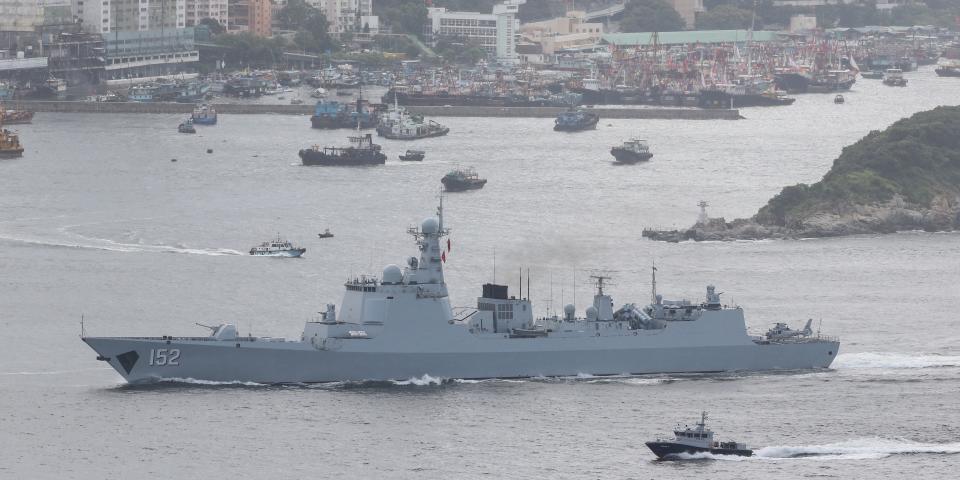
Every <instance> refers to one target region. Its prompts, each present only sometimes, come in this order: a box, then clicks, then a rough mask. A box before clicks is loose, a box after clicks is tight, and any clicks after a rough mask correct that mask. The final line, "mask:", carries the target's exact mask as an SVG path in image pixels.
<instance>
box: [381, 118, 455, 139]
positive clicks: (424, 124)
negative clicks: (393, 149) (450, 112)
mask: <svg viewBox="0 0 960 480" xmlns="http://www.w3.org/2000/svg"><path fill="white" fill-rule="evenodd" d="M448 133H450V128H448V127H447V126H445V125H441V124H439V123H437V122H435V121H433V120H426V121H424V120H423V119H422V118H420V119H419V121H418V120H417V119H416V118H414V117H413V116H411V115H409V114H406V112H402V113H401V115H400V117H399V118H397V119H396V120H393V121H381V122H380V125H378V126H377V135H380V136H381V137H384V138H388V139H390V140H418V139H421V138H430V137H442V136H444V135H446V134H448Z"/></svg>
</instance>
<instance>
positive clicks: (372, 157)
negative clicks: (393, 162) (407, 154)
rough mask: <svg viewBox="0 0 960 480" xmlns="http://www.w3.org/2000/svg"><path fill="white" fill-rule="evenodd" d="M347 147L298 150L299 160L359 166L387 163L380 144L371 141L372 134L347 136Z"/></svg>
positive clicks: (321, 163) (314, 164)
mask: <svg viewBox="0 0 960 480" xmlns="http://www.w3.org/2000/svg"><path fill="white" fill-rule="evenodd" d="M349 138H350V146H348V147H320V146H319V145H314V146H313V147H311V148H305V149H303V150H300V161H301V162H302V163H303V165H306V166H317V165H322V166H329V165H340V166H359V165H383V164H384V163H387V156H386V155H384V153H383V152H382V151H381V149H380V145H377V144H375V143H373V135H371V134H369V133H367V134H365V135H359V133H358V134H357V135H356V136H353V137H349Z"/></svg>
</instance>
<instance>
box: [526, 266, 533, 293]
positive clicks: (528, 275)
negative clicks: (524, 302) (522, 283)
mask: <svg viewBox="0 0 960 480" xmlns="http://www.w3.org/2000/svg"><path fill="white" fill-rule="evenodd" d="M532 296H533V295H531V292H530V267H527V298H530V297H532Z"/></svg>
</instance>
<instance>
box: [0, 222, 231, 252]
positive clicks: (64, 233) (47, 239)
mask: <svg viewBox="0 0 960 480" xmlns="http://www.w3.org/2000/svg"><path fill="white" fill-rule="evenodd" d="M78 226H80V225H68V226H65V227H59V228H57V234H56V235H55V236H48V235H11V234H6V233H0V239H3V240H8V241H11V242H18V243H25V244H28V245H38V246H44V247H60V248H78V249H85V250H102V251H108V252H121V253H141V252H152V253H182V254H190V255H212V256H221V255H243V253H242V252H239V251H237V250H232V249H228V248H191V247H187V246H185V245H182V244H178V245H151V244H145V243H142V242H143V240H142V239H140V238H135V239H134V240H135V241H136V243H128V242H117V241H114V240H110V239H107V238H96V237H89V236H86V235H81V234H79V233H76V232H72V231H71V229H72V228H75V227H78ZM128 236H129V232H128Z"/></svg>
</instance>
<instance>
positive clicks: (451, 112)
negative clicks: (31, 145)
mask: <svg viewBox="0 0 960 480" xmlns="http://www.w3.org/2000/svg"><path fill="white" fill-rule="evenodd" d="M22 106H23V108H24V109H26V110H30V111H34V112H62V113H183V114H186V113H190V112H191V111H193V105H192V104H189V103H138V102H67V101H63V102H61V101H52V102H50V101H30V102H23V104H22ZM214 108H216V109H217V112H218V113H226V114H265V113H269V114H279V115H311V114H313V105H306V104H304V105H265V104H236V103H216V104H214ZM409 110H410V111H411V112H414V113H420V114H423V115H427V116H432V117H538V118H553V117H556V116H557V115H559V114H560V112H562V111H564V108H562V107H459V106H457V107H454V106H450V107H409ZM591 111H593V112H596V113H597V114H598V115H600V118H601V119H604V118H637V119H668V120H736V119H738V118H742V117H740V112H739V111H738V110H729V109H709V110H703V109H695V108H593V109H591Z"/></svg>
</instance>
